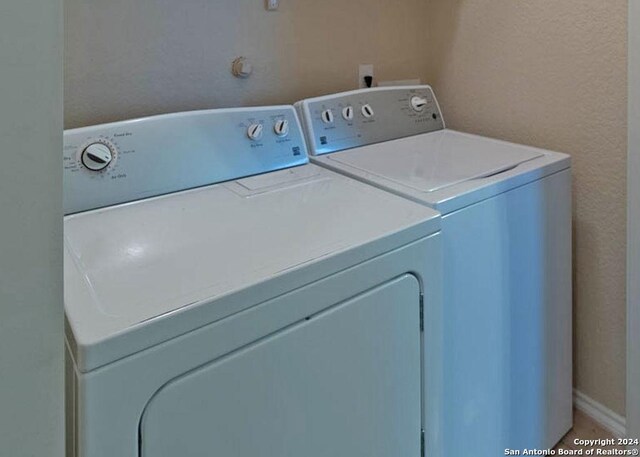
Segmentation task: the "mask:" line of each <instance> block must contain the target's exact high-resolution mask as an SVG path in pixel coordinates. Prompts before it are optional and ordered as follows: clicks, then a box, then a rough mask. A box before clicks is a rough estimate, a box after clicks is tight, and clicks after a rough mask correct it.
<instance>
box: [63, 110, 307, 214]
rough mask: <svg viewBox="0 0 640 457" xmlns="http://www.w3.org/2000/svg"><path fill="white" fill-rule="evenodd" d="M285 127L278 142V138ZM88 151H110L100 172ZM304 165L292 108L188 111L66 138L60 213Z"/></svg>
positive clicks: (69, 134)
mask: <svg viewBox="0 0 640 457" xmlns="http://www.w3.org/2000/svg"><path fill="white" fill-rule="evenodd" d="M283 121H286V124H287V132H286V134H284V135H283V134H282V132H280V131H279V130H278V132H276V129H277V128H278V127H279V126H280V125H281V124H282V122H283ZM289 126H291V128H289ZM256 129H259V131H260V135H259V137H258V136H257V135H256V133H255V131H256ZM92 145H93V146H96V145H97V146H99V147H101V148H102V149H104V148H105V147H106V148H108V149H109V150H110V152H111V158H110V161H109V163H108V164H107V166H106V167H104V168H101V167H99V166H97V165H99V164H95V165H96V167H95V168H94V167H93V165H92V161H91V160H86V159H85V153H86V152H87V151H88V150H90V148H91V147H92ZM103 159H104V157H103ZM307 162H308V158H307V154H306V146H305V142H304V138H303V134H302V133H301V130H300V125H299V121H298V117H297V116H296V114H295V112H294V110H293V109H292V108H291V107H290V106H273V107H260V108H230V109H219V110H205V111H191V112H185V113H175V114H166V115H161V116H153V117H148V118H143V119H134V120H130V121H123V122H115V123H112V124H104V125H96V126H92V127H84V128H80V129H74V130H67V131H66V132H65V134H64V211H65V214H71V213H76V212H79V211H86V210H90V209H94V208H99V207H104V206H110V205H115V204H118V203H123V202H128V201H135V200H139V199H142V198H149V197H154V196H157V195H162V194H167V193H170V192H176V191H180V190H184V189H189V188H193V187H198V186H206V185H209V184H213V183H217V182H222V181H228V180H232V179H237V178H239V177H242V176H249V175H255V174H259V173H266V172H268V171H273V170H279V169H283V168H288V167H291V166H295V165H301V164H304V163H307ZM92 170H96V171H92Z"/></svg>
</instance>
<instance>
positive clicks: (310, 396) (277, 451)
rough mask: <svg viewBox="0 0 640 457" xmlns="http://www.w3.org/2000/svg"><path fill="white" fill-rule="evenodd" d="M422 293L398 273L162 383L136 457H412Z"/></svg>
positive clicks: (417, 420)
mask: <svg viewBox="0 0 640 457" xmlns="http://www.w3.org/2000/svg"><path fill="white" fill-rule="evenodd" d="M419 295H420V284H419V283H418V281H417V279H416V278H415V277H414V276H411V275H404V276H402V277H401V278H398V279H395V280H392V281H391V282H389V283H387V284H383V285H381V286H379V287H377V288H376V289H374V290H372V291H369V292H366V293H364V294H361V295H359V296H357V297H355V298H354V299H351V300H349V301H347V302H346V303H344V304H341V305H339V306H338V307H335V308H331V309H330V310H328V311H325V312H322V313H320V314H319V315H316V316H314V317H312V318H311V319H309V320H305V321H302V322H299V323H297V324H295V325H294V326H292V327H290V328H288V329H286V330H284V331H282V332H279V333H278V334H276V335H275V336H270V337H267V338H266V339H264V340H261V341H260V342H258V343H255V344H252V345H250V346H249V347H247V348H243V349H241V350H240V351H238V352H236V353H233V354H231V355H230V356H228V357H225V358H223V359H221V360H219V361H216V362H214V363H212V364H209V365H207V366H205V367H202V368H200V369H198V370H196V371H193V372H190V373H188V374H186V375H184V376H182V377H180V378H177V379H175V380H173V381H171V382H170V383H169V384H167V385H166V386H164V387H163V388H162V389H161V390H160V391H159V392H158V393H157V394H156V395H155V396H154V397H153V398H152V399H151V401H150V402H149V405H148V406H147V408H146V409H145V412H144V415H143V418H142V421H141V428H140V433H141V451H142V452H141V455H142V456H144V457H150V456H153V457H172V456H176V455H180V456H197V455H205V454H206V455H224V456H248V455H268V456H281V455H304V456H308V457H325V456H327V455H332V456H338V455H342V456H350V457H390V456H416V457H418V456H419V455H420V435H421V428H422V416H421V414H422V413H421V398H422V392H421V389H422V387H421V382H420V378H421V374H420V366H421V360H420V359H421V350H420V326H419V325H418V320H416V316H419V314H420V304H419V299H418V298H419ZM292 374H293V375H292ZM211 386H215V389H211ZM221 411H223V412H224V414H221V413H220V412H221Z"/></svg>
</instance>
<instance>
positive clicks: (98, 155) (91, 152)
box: [80, 143, 115, 171]
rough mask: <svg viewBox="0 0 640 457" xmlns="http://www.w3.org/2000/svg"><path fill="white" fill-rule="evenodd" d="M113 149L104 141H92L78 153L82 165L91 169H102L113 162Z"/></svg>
mask: <svg viewBox="0 0 640 457" xmlns="http://www.w3.org/2000/svg"><path fill="white" fill-rule="evenodd" d="M114 156H115V154H114V152H113V150H112V149H111V148H110V147H109V146H107V145H106V144H104V143H92V144H90V145H89V146H87V147H86V148H85V149H84V150H83V151H82V154H81V155H80V160H82V165H84V166H85V167H86V168H87V169H89V170H91V171H102V170H104V169H105V168H107V167H108V166H109V164H111V162H113V159H114Z"/></svg>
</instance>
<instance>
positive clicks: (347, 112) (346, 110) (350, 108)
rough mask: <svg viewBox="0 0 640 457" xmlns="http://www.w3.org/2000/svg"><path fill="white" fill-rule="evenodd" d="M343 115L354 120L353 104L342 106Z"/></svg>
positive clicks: (347, 119) (345, 118) (346, 118)
mask: <svg viewBox="0 0 640 457" xmlns="http://www.w3.org/2000/svg"><path fill="white" fill-rule="evenodd" d="M342 117H343V118H344V120H345V121H350V120H353V106H346V107H344V108H342Z"/></svg>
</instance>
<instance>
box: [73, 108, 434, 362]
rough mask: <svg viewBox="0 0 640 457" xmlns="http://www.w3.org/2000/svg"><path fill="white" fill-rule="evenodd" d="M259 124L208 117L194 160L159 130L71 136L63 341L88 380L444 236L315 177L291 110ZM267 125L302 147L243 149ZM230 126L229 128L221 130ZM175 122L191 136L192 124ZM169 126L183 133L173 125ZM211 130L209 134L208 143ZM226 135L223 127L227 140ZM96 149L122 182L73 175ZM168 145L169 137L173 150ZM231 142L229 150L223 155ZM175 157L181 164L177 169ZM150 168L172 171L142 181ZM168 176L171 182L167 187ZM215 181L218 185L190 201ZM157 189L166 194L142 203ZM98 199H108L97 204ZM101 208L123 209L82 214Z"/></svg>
mask: <svg viewBox="0 0 640 457" xmlns="http://www.w3.org/2000/svg"><path fill="white" fill-rule="evenodd" d="M260 113H263V111H260V112H258V113H245V112H244V111H242V112H237V111H234V112H232V113H226V114H224V115H223V114H220V113H217V112H216V113H205V114H206V115H205V119H203V114H197V113H196V114H194V116H196V120H197V122H198V127H199V131H201V132H207V133H206V134H204V133H203V137H202V138H200V139H199V140H198V143H197V145H196V146H199V147H194V148H190V149H189V148H187V149H184V150H181V149H180V148H179V147H178V146H179V145H178V144H174V147H175V148H176V149H173V148H167V147H166V142H164V141H163V142H158V141H157V140H156V138H157V136H149V135H146V134H145V132H146V131H153V130H154V129H153V128H151V127H152V126H150V125H145V124H148V123H149V122H151V123H153V122H155V120H148V121H145V122H139V123H133V124H130V125H127V126H126V128H123V127H122V126H117V125H115V126H109V127H108V129H110V130H109V132H112V133H109V136H107V134H106V133H104V132H106V131H107V130H105V128H102V127H96V130H95V131H84V130H83V131H78V132H73V131H72V132H67V133H66V134H65V150H66V151H67V152H65V154H66V155H65V157H69V158H68V159H65V160H66V162H70V163H71V165H69V166H68V168H65V186H69V187H71V188H72V189H73V190H74V193H73V195H70V198H69V199H68V200H67V201H68V202H71V203H72V205H71V206H70V208H71V209H70V212H72V213H73V214H69V215H68V216H66V217H65V221H64V251H65V253H64V255H65V263H64V267H65V271H64V282H65V311H66V318H67V336H68V338H67V341H68V342H69V344H70V346H71V350H72V353H73V356H74V358H75V361H76V364H77V366H78V367H79V369H80V370H82V371H90V370H93V369H95V368H98V367H100V366H103V365H105V364H106V363H110V362H112V361H114V360H117V359H119V358H122V357H125V356H127V355H130V354H133V353H135V352H138V351H140V350H143V349H145V348H149V347H151V346H153V345H156V344H159V343H161V342H163V341H166V340H168V339H170V338H175V337H177V336H180V335H182V334H185V333H187V332H189V331H192V330H194V329H196V328H199V327H202V326H204V325H207V324H210V323H213V322H216V321H218V320H220V319H223V318H225V317H227V316H230V315H232V314H235V313H238V312H241V311H243V310H245V309H248V308H249V307H252V306H255V305H257V304H260V303H262V302H264V301H266V300H269V299H271V298H274V297H277V296H279V295H282V294H285V293H287V292H290V291H293V290H295V289H297V288H300V287H303V286H305V285H307V284H310V283H312V282H315V281H318V280H321V279H323V278H326V277H327V276H330V275H332V274H334V273H336V272H338V271H341V270H344V269H346V268H349V267H351V266H354V265H357V264H359V263H361V262H364V261H366V260H369V259H371V258H374V257H376V256H379V255H381V254H384V253H386V252H389V251H391V250H394V249H397V248H399V247H401V246H404V245H406V244H409V243H411V242H413V241H416V240H418V239H421V238H424V237H426V236H429V235H431V234H433V233H436V232H437V231H438V230H439V227H440V217H439V214H438V213H437V212H435V211H433V210H430V209H428V208H425V207H423V206H421V205H417V204H415V203H413V202H409V201H406V200H405V199H402V198H399V197H397V196H394V195H391V194H389V193H387V192H384V191H382V190H379V189H376V188H374V187H372V186H368V185H365V184H363V183H360V182H358V181H356V180H352V179H350V178H347V177H345V176H342V175H340V174H337V173H334V172H331V171H329V170H327V169H324V168H322V167H318V166H316V165H313V164H308V163H306V162H307V157H306V149H305V148H304V143H299V140H300V138H301V137H302V133H301V131H300V127H299V125H298V123H297V119H296V118H295V112H294V111H293V109H292V108H291V107H284V108H283V107H280V108H277V109H275V112H274V111H273V110H271V111H267V112H266V114H264V113H263V114H260ZM258 114H260V115H261V116H265V118H266V119H267V120H269V119H273V120H274V121H276V122H277V121H279V120H280V119H282V118H288V119H289V120H290V126H291V129H292V131H291V133H290V136H289V138H291V139H292V141H287V140H285V139H283V138H281V137H278V138H276V139H274V140H271V137H268V136H267V134H266V133H265V134H264V139H263V140H262V141H263V144H262V145H260V143H256V142H255V141H254V142H251V141H250V140H248V139H247V137H246V135H245V131H246V129H245V128H242V129H240V128H238V129H235V126H237V125H239V122H238V120H239V116H240V117H242V118H244V117H248V116H249V115H250V119H251V124H250V125H253V124H255V123H257V122H259V121H260V119H259V118H258ZM228 115H231V116H232V117H233V119H232V120H231V121H227V120H224V119H218V117H220V116H223V117H224V118H225V119H226V118H227V116H228ZM207 117H211V118H212V119H210V120H208V119H207ZM223 120H224V122H223ZM214 121H215V122H214ZM176 122H179V123H180V125H184V126H185V127H189V128H191V122H190V120H189V117H188V116H187V117H185V116H179V117H178V118H176ZM163 123H165V124H167V123H168V125H166V126H167V127H171V125H173V124H174V123H173V120H172V119H164V121H163ZM207 123H208V124H210V128H208V129H202V126H203V125H205V124H207ZM216 123H222V124H223V125H221V127H220V131H218V127H216V126H215V124H216ZM265 123H266V122H265ZM228 125H232V126H234V128H233V129H229V127H228ZM234 129H235V130H234ZM294 129H297V131H294ZM125 130H126V132H125ZM191 130H193V131H195V129H194V128H191ZM235 132H237V137H236V136H234V135H235ZM125 133H126V134H128V135H126V136H125ZM116 135H119V136H116ZM274 136H275V135H274ZM87 137H89V138H88V140H89V141H87ZM93 137H95V138H97V139H98V141H100V139H102V141H104V143H101V144H107V145H109V147H113V146H114V145H115V146H117V148H118V149H114V150H115V152H114V155H115V154H118V153H119V154H120V155H119V158H118V164H117V168H116V167H113V168H107V171H106V173H105V172H103V173H93V171H92V170H85V169H84V168H81V166H80V165H76V164H74V162H73V157H74V154H76V152H75V151H79V152H80V153H82V151H86V146H85V145H86V144H87V143H91V144H93V143H92V142H93V141H94V140H93V139H92V138H93ZM168 137H169V135H167V134H166V133H164V137H163V139H164V138H168ZM234 138H237V144H231V146H233V147H232V148H228V147H222V146H229V144H228V143H229V142H230V141H236V140H234ZM116 139H117V140H118V141H117V143H116ZM107 141H108V142H107ZM175 141H176V142H179V140H178V139H176V140H175ZM220 141H224V142H225V144H222V145H218V143H219V142H220ZM268 141H271V143H268ZM188 142H189V144H190V145H192V144H194V139H193V138H189V139H188ZM245 143H246V144H245ZM76 145H80V146H76ZM217 146H220V147H217ZM301 152H302V153H303V156H302V157H300V155H299V154H300V153H301ZM99 153H100V151H96V152H95V154H94V156H96V157H97V154H99ZM164 154H167V155H170V156H171V157H172V159H171V160H169V159H168V158H165V157H163V155H164ZM136 155H137V156H136ZM175 156H179V157H181V159H182V160H181V161H180V162H178V165H179V166H178V165H176V163H177V162H176V160H177V159H175V158H174V157H175ZM190 157H194V158H197V159H198V162H197V164H196V167H195V170H196V172H194V173H193V174H192V176H190V174H189V173H187V172H188V164H185V163H184V160H187V159H189V158H190ZM98 158H100V157H98ZM254 158H255V159H259V162H258V164H257V166H253V167H251V168H250V169H249V170H250V172H251V173H250V174H253V176H249V177H245V176H246V174H247V172H246V170H247V168H246V164H247V163H253V162H252V161H253V160H255V159H254ZM92 160H93V159H92ZM152 160H153V161H158V162H159V163H167V164H170V165H171V167H160V166H156V168H151V167H150V166H145V167H142V168H141V167H139V165H140V164H145V165H146V164H148V163H149V162H150V161H152ZM98 163H99V162H98ZM150 170H153V171H154V172H153V173H152V174H151V173H150ZM176 170H177V171H179V172H180V181H178V180H177V179H175V173H176ZM207 170H211V171H207ZM270 170H271V171H270ZM163 174H164V175H166V176H168V177H169V178H171V177H174V179H173V180H170V179H168V180H164V179H162V175H163ZM234 175H235V178H234V177H233V176H234ZM120 176H124V177H122V178H121V177H120ZM229 177H231V180H229ZM207 180H208V181H210V182H211V185H205V186H203V187H197V188H194V189H189V188H190V187H193V184H196V185H202V184H203V183H205V182H206V181H207ZM165 181H166V182H170V183H171V184H172V186H173V189H172V190H175V189H177V188H178V187H179V186H182V187H183V189H185V190H182V191H177V192H173V193H168V194H166V193H164V192H166V190H167V189H169V188H168V187H167V186H161V185H158V184H159V183H162V182H165ZM216 181H223V182H217V183H216ZM150 186H155V187H156V188H157V189H159V190H158V191H157V192H162V193H164V194H161V195H156V196H155V197H151V198H140V196H144V197H146V196H147V195H148V192H149V191H148V190H147V189H148V188H149V187H150ZM81 191H82V193H76V192H81ZM99 191H102V195H99V196H98V197H97V196H95V195H94V194H95V193H100V192H99ZM83 195H86V198H83ZM102 202H112V203H113V202H116V203H115V204H112V205H110V206H104V207H102V208H98V209H90V210H88V211H82V212H75V211H76V210H78V208H92V207H95V206H96V205H98V204H100V203H102ZM118 202H119V203H118Z"/></svg>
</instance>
